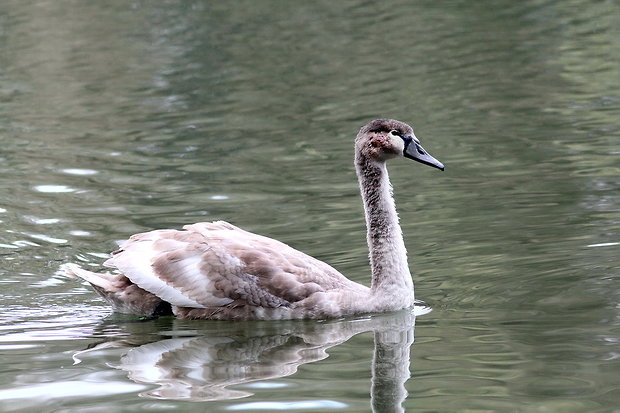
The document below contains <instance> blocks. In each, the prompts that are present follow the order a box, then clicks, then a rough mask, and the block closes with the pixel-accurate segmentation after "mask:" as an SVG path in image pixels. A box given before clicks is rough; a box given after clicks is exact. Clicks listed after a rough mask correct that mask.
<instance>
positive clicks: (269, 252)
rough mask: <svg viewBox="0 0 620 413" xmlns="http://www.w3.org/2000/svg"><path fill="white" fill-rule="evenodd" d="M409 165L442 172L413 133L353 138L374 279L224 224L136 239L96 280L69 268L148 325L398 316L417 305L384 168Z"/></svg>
mask: <svg viewBox="0 0 620 413" xmlns="http://www.w3.org/2000/svg"><path fill="white" fill-rule="evenodd" d="M399 157H404V158H408V159H412V160H414V161H418V162H421V163H423V164H426V165H429V166H432V167H435V168H438V169H441V170H443V169H444V166H443V164H442V163H441V162H439V161H438V160H437V159H435V158H433V157H432V156H431V155H430V154H429V153H428V152H426V151H425V150H424V149H423V148H422V146H421V145H420V141H419V140H418V139H417V138H416V136H415V135H414V133H413V129H412V128H411V126H409V125H407V124H406V123H403V122H400V121H397V120H394V119H377V120H373V121H372V122H370V123H368V124H367V125H365V126H364V127H362V128H361V129H360V131H359V133H358V134H357V137H356V139H355V170H356V172H357V177H358V181H359V185H360V191H361V194H362V200H363V203H364V213H365V217H366V228H367V242H368V248H369V250H370V266H371V274H372V280H371V284H370V287H367V286H365V285H362V284H359V283H356V282H354V281H351V280H349V279H348V278H346V277H345V276H344V275H342V274H341V273H340V272H338V271H337V270H336V269H334V268H333V267H331V266H330V265H328V264H326V263H324V262H322V261H319V260H317V259H315V258H313V257H311V256H309V255H307V254H304V253H303V252H300V251H298V250H296V249H294V248H292V247H289V246H288V245H286V244H284V243H282V242H279V241H276V240H274V239H271V238H267V237H264V236H261V235H257V234H254V233H251V232H248V231H245V230H243V229H241V228H238V227H236V226H234V225H232V224H229V223H228V222H224V221H216V222H200V223H196V224H191V225H186V226H184V227H183V230H174V229H162V230H155V231H150V232H145V233H141V234H136V235H133V236H131V237H130V238H129V240H127V241H125V242H124V243H122V244H121V245H120V249H119V250H118V251H116V252H113V253H112V257H111V258H110V259H108V260H107V261H105V262H104V265H106V266H108V267H112V268H115V269H116V270H117V271H116V272H113V273H96V272H91V271H88V270H85V269H82V268H80V267H79V266H77V265H71V266H69V267H68V268H67V270H66V274H67V275H69V276H72V277H78V278H81V279H83V280H86V281H88V282H89V283H90V284H91V285H92V286H93V288H94V289H95V290H96V291H97V292H98V293H99V294H100V295H101V296H102V297H103V298H104V299H106V300H107V301H108V302H109V303H110V304H111V305H112V307H113V308H114V309H115V310H116V311H118V312H122V313H132V314H138V315H141V316H146V317H157V316H162V315H174V316H176V317H177V318H181V319H217V320H279V319H302V318H310V319H323V318H333V317H341V316H346V315H353V314H360V313H372V312H385V311H396V310H400V309H404V308H408V307H411V306H413V305H414V288H413V280H412V278H411V273H410V272H409V267H408V264H407V251H406V249H405V243H404V241H403V235H402V231H401V228H400V225H399V221H398V214H397V212H396V207H395V204H394V198H393V197H392V186H391V184H390V180H389V177H388V171H387V167H386V162H387V161H388V160H391V159H393V158H399Z"/></svg>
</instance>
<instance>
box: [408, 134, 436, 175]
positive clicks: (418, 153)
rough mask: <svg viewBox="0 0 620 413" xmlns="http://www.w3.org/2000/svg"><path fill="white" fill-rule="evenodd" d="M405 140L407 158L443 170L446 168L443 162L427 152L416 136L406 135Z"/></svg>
mask: <svg viewBox="0 0 620 413" xmlns="http://www.w3.org/2000/svg"><path fill="white" fill-rule="evenodd" d="M403 140H404V141H405V150H404V151H403V155H404V157H405V158H409V159H413V160H414V161H418V162H420V163H423V164H425V165H429V166H432V167H434V168H437V169H441V170H442V171H443V170H444V166H443V164H442V163H441V162H439V161H438V160H437V159H435V158H433V157H432V156H431V155H430V154H429V153H428V152H426V150H424V148H423V147H422V145H420V142H418V140H417V139H416V138H413V137H411V136H405V137H403Z"/></svg>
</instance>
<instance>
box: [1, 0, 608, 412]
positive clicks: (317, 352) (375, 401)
mask: <svg viewBox="0 0 620 413" xmlns="http://www.w3.org/2000/svg"><path fill="white" fill-rule="evenodd" d="M618 15H620V10H619V8H618V5H617V4H616V3H614V2H610V1H586V0H574V1H537V0H528V1H524V2H512V1H498V2H493V3H492V4H490V3H476V2H461V1H456V2H431V1H420V2H407V1H402V2H401V1H389V2H383V3H381V4H375V3H368V2H364V1H347V2H322V1H316V2H310V3H307V4H306V3H304V4H302V3H298V2H279V1H261V2H254V1H240V2H235V3H228V2H217V3H205V2H180V1H179V2H175V1H171V2H165V3H162V4H159V3H154V2H141V1H135V2H120V1H119V2H114V1H113V2H105V3H102V2H72V1H58V2H46V1H19V2H18V1H8V2H4V3H2V4H1V5H0V45H1V47H0V62H2V63H1V65H0V143H1V150H0V254H2V261H1V263H0V283H1V284H2V291H1V293H0V302H1V305H2V309H3V311H2V314H0V351H1V352H2V362H0V369H1V370H2V373H3V374H2V375H1V376H0V377H1V379H0V410H1V411H6V412H20V411H24V412H27V411H42V412H78V411H79V412H101V411H128V412H129V411H153V412H155V411H157V412H161V411H179V410H182V411H185V412H193V411H196V412H198V411H201V412H202V411H206V410H208V411H274V410H279V409H287V410H289V411H300V412H302V411H313V412H314V411H351V412H359V411H371V410H373V409H374V411H392V410H393V411H399V409H402V410H406V411H465V410H468V411H528V412H529V411H533V412H536V411H562V412H572V411H574V412H583V411H588V412H611V411H617V409H618V406H620V397H619V396H618V394H620V392H619V391H618V390H619V387H620V383H619V382H618V377H619V374H620V369H619V365H618V340H619V328H618V325H619V318H618V315H619V312H618V301H619V300H618V299H619V296H620V294H619V291H620V290H619V289H618V287H617V285H618V280H617V278H618V268H619V267H620V260H619V258H618V257H620V236H619V235H618V234H619V229H620V212H619V207H618V205H619V198H620V196H619V194H620V191H619V189H620V188H619V187H620V181H619V179H618V177H619V176H620V167H619V165H620V163H619V162H618V156H619V155H620V139H619V138H620V128H619V127H618V119H619V118H620V116H619V115H620V93H619V92H618V90H619V89H618V86H617V85H618V80H619V79H620V65H619V64H618V63H619V61H618V60H619V58H618V56H620V24H619V21H618V18H617V16H618ZM377 117H393V118H397V119H401V120H403V121H406V122H409V123H412V124H414V126H415V128H416V134H417V136H418V137H419V138H420V139H421V140H422V141H423V143H424V146H425V148H426V149H428V150H429V151H430V152H431V153H432V154H433V155H434V156H436V157H437V158H438V159H440V160H441V161H442V162H444V163H445V164H446V171H445V172H444V173H441V172H439V171H436V170H431V168H425V167H423V166H421V165H419V164H412V163H407V162H405V161H401V162H393V163H392V164H391V165H390V176H391V178H392V182H393V184H394V188H395V196H396V200H397V204H398V208H399V213H400V217H401V221H402V226H403V230H404V233H405V237H406V244H407V247H408V249H409V252H410V254H409V255H410V265H411V268H412V272H413V274H414V281H415V283H416V295H417V297H418V298H419V299H422V300H424V302H425V303H426V304H427V305H429V306H430V307H431V308H432V309H433V310H432V312H430V313H428V314H425V315H421V316H418V317H417V318H416V319H415V334H414V329H413V325H414V320H413V318H414V317H413V315H412V314H411V313H409V312H402V313H397V314H388V315H379V316H373V317H368V316H363V317H357V318H353V319H345V320H332V321H322V322H317V321H309V322H295V323H291V322H284V323H239V324H236V323H214V322H206V321H205V322H201V321H197V322H183V321H177V320H171V319H160V320H151V321H138V320H135V319H132V318H127V317H121V316H118V315H112V314H111V313H110V311H109V309H108V307H107V306H106V305H105V303H104V302H103V301H102V300H101V299H99V298H98V297H97V295H96V294H95V293H93V292H92V291H91V290H90V289H89V288H88V287H87V286H85V285H83V284H81V283H79V282H77V281H75V280H67V279H65V278H63V277H62V276H60V275H59V274H58V273H57V271H58V269H59V267H60V265H61V264H62V263H65V262H77V263H80V264H81V265H83V266H85V267H88V268H93V269H99V268H100V264H101V262H102V261H103V260H104V258H105V257H106V254H107V253H108V252H109V251H111V250H113V249H114V248H115V246H116V241H118V240H122V239H125V238H127V237H128V236H129V235H131V234H133V233H135V232H139V231H145V230H150V229H154V228H179V227H181V226H182V225H183V224H186V223H191V222H196V221H203V220H218V219H224V220H228V221H230V222H232V223H234V224H236V225H239V226H241V227H243V228H245V229H248V230H251V231H254V232H258V233H261V234H265V235H268V236H271V237H274V238H278V239H280V240H282V241H284V242H286V243H289V244H290V245H292V246H294V247H296V248H299V249H301V250H303V251H305V252H307V253H309V254H311V255H313V256H315V257H317V258H319V259H322V260H325V261H327V262H329V263H330V264H332V265H334V266H335V267H336V268H337V269H339V270H340V271H342V272H343V273H344V274H346V275H347V276H349V277H350V278H352V279H353V280H355V281H358V282H362V283H368V282H369V278H368V277H369V270H368V267H367V251H366V245H365V228H364V223H363V217H362V207H361V204H360V200H359V195H358V189H357V183H356V181H355V173H354V170H353V165H352V140H353V137H354V135H355V133H356V131H357V130H358V129H359V127H360V126H362V125H363V124H365V123H366V122H367V121H369V120H371V119H374V118H377ZM414 335H415V343H414V344H413V345H411V342H412V340H413V336H414ZM409 376H411V377H409Z"/></svg>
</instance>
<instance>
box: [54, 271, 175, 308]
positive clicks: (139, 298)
mask: <svg viewBox="0 0 620 413" xmlns="http://www.w3.org/2000/svg"><path fill="white" fill-rule="evenodd" d="M64 274H65V275H66V276H67V277H70V278H78V279H82V280H84V281H87V282H88V283H90V285H91V286H92V287H93V289H94V290H95V291H96V292H97V293H98V294H99V295H100V296H101V297H103V298H104V299H105V300H106V301H107V302H108V303H110V305H111V306H112V308H113V309H114V310H115V311H117V312H119V313H125V314H136V315H140V316H143V317H159V316H165V315H172V314H173V313H172V306H171V305H170V303H168V302H166V301H164V300H162V299H161V298H159V297H157V296H156V295H155V294H152V293H150V292H148V291H146V290H144V289H142V288H140V287H138V286H137V285H136V284H134V283H132V282H131V281H130V280H129V278H127V277H125V276H124V275H123V274H120V273H118V274H112V273H108V272H106V273H99V272H93V271H88V270H85V269H83V268H81V267H79V266H78V265H67V266H65V268H64Z"/></svg>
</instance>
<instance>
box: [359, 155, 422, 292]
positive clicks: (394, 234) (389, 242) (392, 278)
mask: <svg viewBox="0 0 620 413" xmlns="http://www.w3.org/2000/svg"><path fill="white" fill-rule="evenodd" d="M356 171H357V175H358V179H359V183H360V189H361V193H362V199H363V202H364V213H365V216H366V228H367V241H368V248H369V250H370V265H371V269H372V283H371V291H373V292H374V293H379V294H381V293H383V294H387V293H390V294H392V293H396V292H398V294H399V295H402V294H404V295H405V297H410V298H411V300H413V294H412V292H413V281H412V279H411V274H410V272H409V266H408V264H407V250H406V248H405V243H404V241H403V235H402V230H401V228H400V224H399V221H398V214H397V212H396V206H395V203H394V198H393V196H392V186H391V184H390V180H389V176H388V172H387V167H386V164H385V162H377V161H374V160H372V159H369V158H366V157H363V156H362V155H359V154H358V156H357V157H356ZM410 292H411V293H410Z"/></svg>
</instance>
